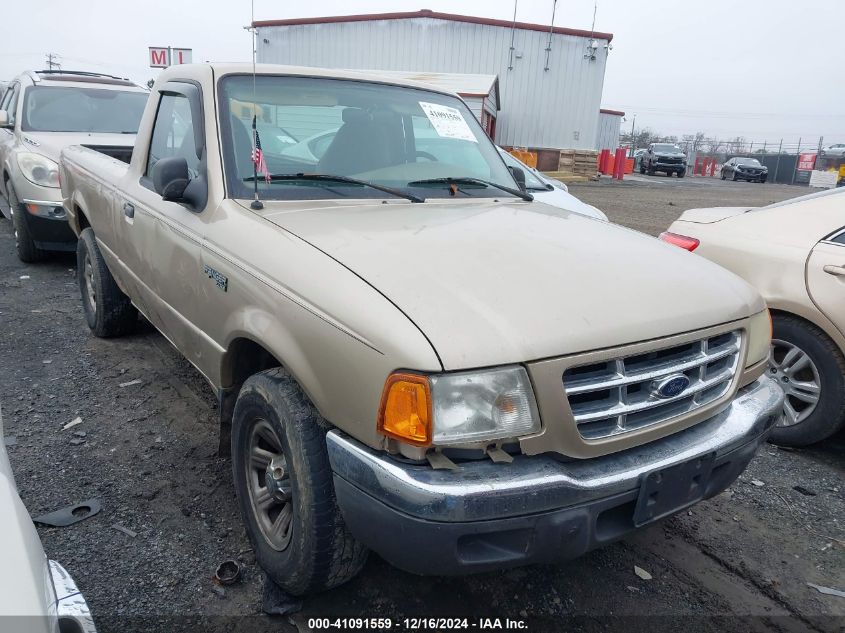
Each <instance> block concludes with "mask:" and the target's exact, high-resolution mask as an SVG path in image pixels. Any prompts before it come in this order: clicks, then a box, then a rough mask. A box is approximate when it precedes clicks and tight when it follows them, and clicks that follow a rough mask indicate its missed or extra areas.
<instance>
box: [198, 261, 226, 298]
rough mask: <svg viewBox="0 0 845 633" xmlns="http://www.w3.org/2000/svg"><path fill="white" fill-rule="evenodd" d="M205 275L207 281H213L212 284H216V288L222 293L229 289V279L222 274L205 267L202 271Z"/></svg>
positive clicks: (207, 266)
mask: <svg viewBox="0 0 845 633" xmlns="http://www.w3.org/2000/svg"><path fill="white" fill-rule="evenodd" d="M203 271H204V272H205V274H206V275H208V278H209V279H213V280H214V283H216V284H217V287H218V288H220V289H221V290H222V291H223V292H226V290H228V288H229V278H228V277H226V275H223V274H222V273H219V272H217V271H216V270H214V269H213V268H212V267H211V266H209V265H206V266H205V268H204V269H203Z"/></svg>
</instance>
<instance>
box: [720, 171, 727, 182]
mask: <svg viewBox="0 0 845 633" xmlns="http://www.w3.org/2000/svg"><path fill="white" fill-rule="evenodd" d="M719 177H720V178H721V179H722V180H725V179H727V176H725V170H724V169H722V170H721V171H720V172H719Z"/></svg>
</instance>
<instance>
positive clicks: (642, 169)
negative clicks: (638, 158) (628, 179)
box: [640, 163, 645, 176]
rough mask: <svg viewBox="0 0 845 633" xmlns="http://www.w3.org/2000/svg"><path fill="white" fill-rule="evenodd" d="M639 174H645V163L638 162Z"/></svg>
mask: <svg viewBox="0 0 845 633" xmlns="http://www.w3.org/2000/svg"><path fill="white" fill-rule="evenodd" d="M640 175H642V176H645V165H643V164H642V163H640Z"/></svg>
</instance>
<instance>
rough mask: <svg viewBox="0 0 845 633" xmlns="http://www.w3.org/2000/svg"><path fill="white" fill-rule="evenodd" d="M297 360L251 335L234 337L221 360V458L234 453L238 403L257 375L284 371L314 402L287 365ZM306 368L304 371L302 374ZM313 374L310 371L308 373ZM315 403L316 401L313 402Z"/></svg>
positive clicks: (239, 334) (219, 392) (295, 373)
mask: <svg viewBox="0 0 845 633" xmlns="http://www.w3.org/2000/svg"><path fill="white" fill-rule="evenodd" d="M289 356H293V357H296V356H297V355H296V354H295V353H292V354H287V355H286V354H282V353H279V351H277V350H276V349H275V346H273V345H271V344H267V343H265V342H262V338H261V337H258V336H254V335H253V334H251V333H238V334H236V335H234V336H233V337H232V338H231V340H230V341H229V343H228V345H227V346H226V351H225V352H224V353H223V355H222V356H221V359H220V369H219V371H220V373H219V376H220V385H221V386H220V387H219V388H218V405H219V413H220V444H219V447H218V451H219V453H220V454H221V455H228V454H229V452H230V439H231V431H232V415H233V413H234V410H235V402H236V401H237V399H238V394H239V393H240V391H241V387H243V384H244V382H246V380H247V379H248V378H249V377H250V376H254V375H255V374H257V373H259V372H262V371H265V370H267V369H273V368H275V367H280V368H282V369H283V370H284V371H285V372H286V373H287V374H288V375H289V376H290V377H291V378H292V379H293V380H294V381H296V382H297V384H298V385H299V386H300V388H302V390H303V392H304V393H305V394H306V396H307V397H308V398H309V399H310V398H311V394H309V393H308V390H307V389H306V387H305V385H303V383H302V381H301V380H299V378H298V377H297V373H298V372H297V370H296V368H293V367H291V365H289V364H288V363H286V362H285V360H286V357H289ZM301 369H303V368H300V370H301ZM305 371H310V369H305ZM312 402H313V399H312Z"/></svg>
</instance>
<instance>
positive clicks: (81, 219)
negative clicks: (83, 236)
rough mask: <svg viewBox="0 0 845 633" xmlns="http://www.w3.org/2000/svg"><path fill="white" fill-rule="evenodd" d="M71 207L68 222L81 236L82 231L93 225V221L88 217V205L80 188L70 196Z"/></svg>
mask: <svg viewBox="0 0 845 633" xmlns="http://www.w3.org/2000/svg"><path fill="white" fill-rule="evenodd" d="M69 202H70V205H69V206H70V208H69V209H68V211H69V213H68V223H69V224H70V228H71V229H72V230H73V232H74V233H76V235H77V236H79V234H80V233H82V231H84V230H85V229H87V228H89V227H90V226H91V221H90V220H89V219H88V212H87V211H86V210H85V209H87V208H88V206H87V205H86V204H85V200H83V199H82V197H81V195H80V194H79V193H78V190H75V191H74V192H73V194H71V197H70V201H69Z"/></svg>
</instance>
